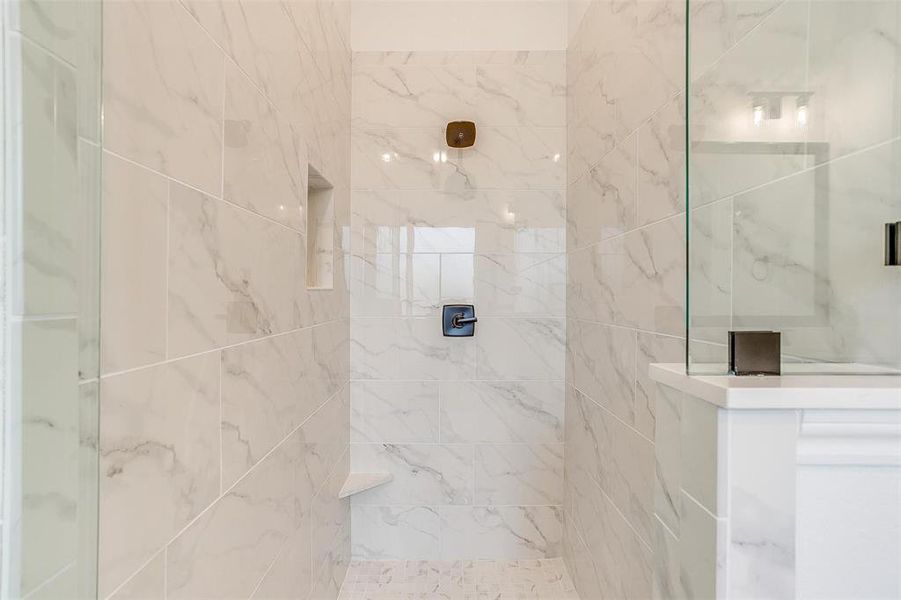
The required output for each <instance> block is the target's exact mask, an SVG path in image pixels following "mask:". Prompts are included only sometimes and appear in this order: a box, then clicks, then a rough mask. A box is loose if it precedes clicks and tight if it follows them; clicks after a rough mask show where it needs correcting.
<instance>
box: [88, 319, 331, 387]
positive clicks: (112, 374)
mask: <svg viewBox="0 0 901 600" xmlns="http://www.w3.org/2000/svg"><path fill="white" fill-rule="evenodd" d="M344 321H347V322H348V324H349V319H345V318H343V317H342V318H339V319H333V320H331V321H323V322H322V323H316V324H314V325H308V326H306V327H298V328H296V329H291V330H289V331H282V332H279V333H272V334H269V335H265V336H261V337H256V338H251V339H248V340H244V341H243V342H236V343H234V344H228V345H226V346H217V347H216V348H210V349H209V350H201V351H200V352H193V353H191V354H185V355H181V356H175V357H172V358H167V359H166V360H161V361H157V362H153V363H147V364H145V365H139V366H137V367H130V368H128V369H122V370H119V371H112V372H109V373H102V374H101V375H100V379H108V378H110V377H117V376H119V375H127V374H128V373H134V372H135V371H141V370H143V369H149V368H152V367H160V366H163V365H167V364H171V363H175V362H178V361H180V360H185V359H187V358H197V357H199V356H205V355H207V354H212V353H214V352H220V351H222V350H231V349H233V348H239V347H242V346H247V345H250V344H254V343H257V342H265V341H268V340H272V339H275V338H278V337H283V336H288V335H292V334H296V333H299V332H301V331H307V330H309V331H311V332H312V330H313V329H315V328H317V327H325V326H327V325H334V324H337V323H342V322H344Z"/></svg>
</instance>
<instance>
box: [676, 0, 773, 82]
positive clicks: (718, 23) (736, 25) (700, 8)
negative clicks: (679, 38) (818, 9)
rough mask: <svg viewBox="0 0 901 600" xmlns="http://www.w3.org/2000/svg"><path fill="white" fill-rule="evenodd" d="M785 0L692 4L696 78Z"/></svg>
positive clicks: (710, 0) (704, 0) (723, 0)
mask: <svg viewBox="0 0 901 600" xmlns="http://www.w3.org/2000/svg"><path fill="white" fill-rule="evenodd" d="M780 4H782V0H697V1H696V2H693V3H692V5H691V7H690V13H689V14H690V20H691V34H692V35H691V36H690V38H689V39H690V40H691V52H690V56H691V65H690V69H691V77H692V81H694V80H695V79H696V78H697V77H699V76H701V75H703V74H704V72H705V71H707V69H709V68H710V66H711V65H712V64H713V63H715V62H716V61H717V60H719V59H720V58H721V57H722V56H723V55H724V54H726V53H727V52H728V51H729V50H731V49H732V47H733V46H735V44H736V43H737V42H738V41H740V40H741V39H742V38H744V37H745V35H747V34H748V32H749V31H751V30H752V29H754V27H756V26H757V25H758V24H759V23H760V22H761V21H763V20H764V19H766V18H768V17H769V16H770V15H771V14H772V12H773V11H774V10H775V9H776V8H778V7H779V5H780Z"/></svg>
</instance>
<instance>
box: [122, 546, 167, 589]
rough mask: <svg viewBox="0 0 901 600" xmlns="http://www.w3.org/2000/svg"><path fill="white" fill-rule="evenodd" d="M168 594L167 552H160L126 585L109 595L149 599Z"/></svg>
mask: <svg viewBox="0 0 901 600" xmlns="http://www.w3.org/2000/svg"><path fill="white" fill-rule="evenodd" d="M165 595H166V553H165V552H160V553H159V554H157V555H156V556H155V557H153V558H152V559H151V560H150V562H148V563H147V564H146V565H144V566H143V567H142V568H141V570H140V571H138V572H137V573H136V574H135V575H134V576H132V578H131V579H129V580H128V581H127V582H126V583H125V585H123V586H122V587H121V588H119V589H118V590H116V592H115V593H114V594H113V595H111V596H109V599H110V600H147V599H148V598H164V597H165Z"/></svg>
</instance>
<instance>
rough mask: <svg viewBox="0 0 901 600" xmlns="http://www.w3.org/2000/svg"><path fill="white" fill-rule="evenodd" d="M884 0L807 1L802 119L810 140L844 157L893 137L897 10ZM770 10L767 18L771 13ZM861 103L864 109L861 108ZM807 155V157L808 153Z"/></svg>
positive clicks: (900, 39) (897, 127) (900, 33)
mask: <svg viewBox="0 0 901 600" xmlns="http://www.w3.org/2000/svg"><path fill="white" fill-rule="evenodd" d="M899 10H901V9H899V7H898V4H897V3H896V2H892V1H890V0H882V1H873V2H866V3H863V4H859V5H857V4H855V5H854V6H853V8H852V7H851V6H846V5H843V4H842V3H841V2H812V3H811V5H810V32H809V34H810V41H809V44H810V46H809V52H810V58H809V60H810V74H809V84H808V89H809V90H810V91H811V92H812V95H811V96H810V97H809V99H808V102H809V106H808V123H807V126H808V127H809V129H810V134H809V135H810V139H811V140H822V141H826V142H828V144H829V153H828V156H822V157H820V161H824V160H831V159H833V158H836V157H839V156H844V155H846V154H848V153H850V152H854V151H855V150H861V149H864V148H867V147H868V146H872V145H874V144H877V143H880V142H884V141H887V140H889V139H892V138H895V137H897V136H898V134H899V132H901V122H899V120H898V90H899V89H901V81H899V80H901V68H899V66H898V64H899V61H901V13H899ZM777 17H778V15H774V17H773V18H777ZM861 104H865V105H866V106H867V110H865V111H861V110H860V108H859V107H860V106H861ZM811 158H812V157H811Z"/></svg>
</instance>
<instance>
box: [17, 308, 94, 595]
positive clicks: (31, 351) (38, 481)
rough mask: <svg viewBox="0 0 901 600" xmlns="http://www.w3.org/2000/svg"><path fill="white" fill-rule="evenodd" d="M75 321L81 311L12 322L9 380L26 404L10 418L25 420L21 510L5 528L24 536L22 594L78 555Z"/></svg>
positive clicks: (20, 552) (20, 459)
mask: <svg viewBox="0 0 901 600" xmlns="http://www.w3.org/2000/svg"><path fill="white" fill-rule="evenodd" d="M76 327H77V323H76V319H69V318H66V319H49V320H38V321H24V322H23V321H14V322H12V323H10V324H9V344H10V347H11V348H12V349H15V351H16V354H17V355H18V356H17V360H16V362H17V363H18V364H17V365H15V366H14V368H12V369H10V371H11V373H10V378H11V381H10V383H11V389H12V390H14V391H15V393H16V397H17V399H20V400H19V401H20V402H21V405H20V407H19V409H18V410H17V411H14V412H11V413H10V414H8V415H7V417H6V418H10V419H15V424H16V425H17V426H18V428H19V433H18V436H17V438H18V440H17V448H18V452H19V453H20V454H19V455H18V456H17V458H16V465H15V471H16V473H17V474H18V479H19V483H18V486H19V489H18V490H17V492H16V495H14V497H13V500H14V501H16V502H17V503H19V504H20V513H19V515H18V519H16V520H15V521H14V522H13V521H10V522H8V523H4V528H10V533H12V528H15V529H16V530H17V531H18V534H19V535H20V536H21V545H20V546H19V548H18V550H17V557H16V558H17V561H18V565H19V570H20V581H19V588H18V589H19V590H20V591H21V593H22V595H23V596H26V595H28V594H29V593H30V592H31V591H33V590H35V589H36V588H37V587H38V586H40V585H41V584H42V583H44V582H45V581H47V580H48V579H50V578H51V577H52V576H53V575H54V574H56V573H58V572H61V571H62V570H63V569H64V568H66V566H67V565H70V564H71V563H73V562H74V561H76V559H77V558H78V556H79V555H78V552H79V546H78V542H79V539H78V534H79V531H78V525H79V523H78V520H77V517H78V511H79V509H80V507H79V498H80V496H79V471H78V469H79V458H80V457H79V453H80V450H81V448H80V444H79V406H78V404H79V389H78V334H77V329H76ZM16 404H19V402H16ZM84 509H85V510H86V509H87V507H84ZM4 533H7V532H6V531H5V532H4Z"/></svg>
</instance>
